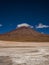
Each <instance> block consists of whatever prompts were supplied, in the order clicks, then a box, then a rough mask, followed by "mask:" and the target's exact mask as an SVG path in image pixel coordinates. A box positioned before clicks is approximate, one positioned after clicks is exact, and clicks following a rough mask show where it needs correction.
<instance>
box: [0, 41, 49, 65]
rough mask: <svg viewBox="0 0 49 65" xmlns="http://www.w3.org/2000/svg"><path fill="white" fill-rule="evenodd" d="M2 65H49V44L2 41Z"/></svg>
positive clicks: (0, 53)
mask: <svg viewBox="0 0 49 65" xmlns="http://www.w3.org/2000/svg"><path fill="white" fill-rule="evenodd" d="M0 65H49V42H47V43H46V42H45V43H43V42H41V43H35V42H10V41H9V42H7V41H0Z"/></svg>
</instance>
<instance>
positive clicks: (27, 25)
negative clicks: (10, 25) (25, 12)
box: [17, 23, 33, 28]
mask: <svg viewBox="0 0 49 65" xmlns="http://www.w3.org/2000/svg"><path fill="white" fill-rule="evenodd" d="M23 26H25V27H30V28H33V26H31V25H29V24H27V23H22V24H18V25H17V28H19V27H23Z"/></svg>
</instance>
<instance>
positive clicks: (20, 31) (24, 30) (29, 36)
mask: <svg viewBox="0 0 49 65" xmlns="http://www.w3.org/2000/svg"><path fill="white" fill-rule="evenodd" d="M0 40H7V41H17V42H49V35H45V34H41V33H39V32H36V31H35V30H33V29H31V28H29V27H25V26H24V27H20V28H17V29H16V30H14V31H11V32H8V33H6V34H2V35H0Z"/></svg>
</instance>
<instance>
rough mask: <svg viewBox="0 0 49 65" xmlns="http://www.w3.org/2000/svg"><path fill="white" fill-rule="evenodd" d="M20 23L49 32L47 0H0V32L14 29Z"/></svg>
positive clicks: (48, 3)
mask: <svg viewBox="0 0 49 65" xmlns="http://www.w3.org/2000/svg"><path fill="white" fill-rule="evenodd" d="M21 23H27V24H29V25H31V26H33V28H34V29H35V30H36V31H38V32H43V33H45V34H49V0H21V1H20V0H18V1H17V0H0V34H3V33H6V32H9V31H11V30H14V29H16V27H17V25H18V24H21ZM40 24H41V25H40ZM37 26H42V28H40V27H37ZM36 27H37V28H36Z"/></svg>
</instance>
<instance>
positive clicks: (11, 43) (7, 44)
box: [0, 41, 49, 47]
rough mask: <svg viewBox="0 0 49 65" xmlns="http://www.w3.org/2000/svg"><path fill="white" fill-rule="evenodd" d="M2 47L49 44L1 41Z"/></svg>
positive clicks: (46, 44) (48, 43)
mask: <svg viewBox="0 0 49 65" xmlns="http://www.w3.org/2000/svg"><path fill="white" fill-rule="evenodd" d="M1 46H49V42H11V41H0V47H1Z"/></svg>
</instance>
